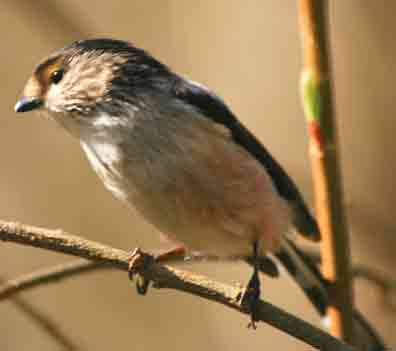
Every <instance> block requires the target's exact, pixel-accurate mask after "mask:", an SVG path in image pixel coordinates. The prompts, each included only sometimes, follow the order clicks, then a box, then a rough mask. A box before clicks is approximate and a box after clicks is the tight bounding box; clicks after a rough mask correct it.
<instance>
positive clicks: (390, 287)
mask: <svg viewBox="0 0 396 351" xmlns="http://www.w3.org/2000/svg"><path fill="white" fill-rule="evenodd" d="M299 248H300V250H302V251H303V252H304V254H305V255H306V256H308V257H310V258H311V259H312V260H313V261H314V262H316V263H319V264H320V263H321V257H320V252H319V251H318V250H315V249H313V248H311V247H306V246H302V247H301V246H299ZM351 275H352V278H353V279H355V280H356V279H365V280H367V281H368V282H370V283H372V284H374V285H376V286H377V287H379V288H380V289H381V291H382V295H383V298H384V299H383V301H384V307H386V308H387V309H389V307H391V308H392V309H393V310H395V309H396V306H395V303H394V299H395V297H396V279H394V278H392V277H391V276H389V275H388V274H386V273H385V272H382V271H380V270H378V269H374V268H371V267H368V266H367V265H365V264H362V263H353V264H352V268H351ZM0 291H1V290H0Z"/></svg>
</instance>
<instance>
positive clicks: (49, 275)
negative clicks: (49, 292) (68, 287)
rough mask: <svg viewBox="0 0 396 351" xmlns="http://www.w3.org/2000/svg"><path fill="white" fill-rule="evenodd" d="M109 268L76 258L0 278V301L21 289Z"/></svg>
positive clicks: (98, 263)
mask: <svg viewBox="0 0 396 351" xmlns="http://www.w3.org/2000/svg"><path fill="white" fill-rule="evenodd" d="M103 268H109V267H108V266H104V265H103V264H101V263H100V262H92V261H87V260H84V259H78V260H75V261H72V262H68V263H62V264H59V265H56V266H54V267H50V268H45V269H39V270H37V271H34V272H31V273H29V274H25V275H23V276H21V277H18V278H16V279H10V280H7V281H6V280H4V279H0V282H1V285H0V301H1V300H4V299H8V298H9V297H11V296H13V295H15V294H16V293H18V292H21V291H23V290H27V289H31V288H34V287H37V286H40V285H44V284H48V283H57V282H59V281H60V280H63V279H66V278H70V277H72V276H75V275H77V274H80V273H87V272H92V271H94V270H97V269H103Z"/></svg>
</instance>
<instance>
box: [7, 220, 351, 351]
mask: <svg viewBox="0 0 396 351" xmlns="http://www.w3.org/2000/svg"><path fill="white" fill-rule="evenodd" d="M0 240H2V241H11V242H16V243H20V244H23V245H29V246H34V247H38V248H42V249H47V250H51V251H57V252H61V253H65V254H70V255H74V256H79V257H82V258H85V259H89V260H93V261H96V262H101V263H103V264H109V265H111V266H113V267H115V268H118V269H121V270H124V271H127V270H128V265H129V261H130V254H129V253H128V252H126V251H123V250H119V249H115V248H111V247H109V246H106V245H103V244H100V243H97V242H94V241H89V240H85V239H82V238H80V237H78V236H74V235H70V234H67V233H64V232H62V231H61V230H48V229H43V228H37V227H32V226H26V225H22V224H18V223H10V222H4V221H0ZM139 273H140V274H141V275H142V276H143V277H144V278H145V279H148V280H150V281H152V282H153V286H154V287H157V288H168V289H174V290H179V291H184V292H186V293H189V294H192V295H196V296H200V297H202V298H204V299H207V300H210V301H213V302H217V303H220V304H222V305H224V306H227V307H229V308H232V309H234V310H236V311H239V312H240V313H244V314H249V311H248V309H247V308H246V306H243V305H242V304H241V299H242V297H243V295H244V289H241V288H240V287H235V286H229V285H225V284H222V283H219V282H215V281H213V280H209V279H208V278H206V277H204V276H201V275H196V274H192V273H189V272H185V271H182V270H179V269H176V268H171V267H168V266H165V265H160V264H158V263H156V262H152V263H151V264H149V265H147V266H144V267H142V269H141V270H140V271H139ZM258 319H259V320H260V321H263V322H265V323H268V324H270V325H272V326H273V327H275V328H277V329H279V330H282V331H283V332H285V333H287V334H289V335H291V336H293V337H295V338H297V339H299V340H301V341H303V342H305V343H308V344H309V345H311V346H313V347H316V348H318V349H320V350H354V348H352V347H351V346H349V345H347V344H345V343H343V342H341V341H339V340H337V339H336V338H334V337H332V336H331V335H329V334H327V333H325V332H324V331H322V330H321V329H319V328H316V327H314V326H313V325H311V324H309V323H307V322H305V321H303V320H301V319H299V318H297V317H295V316H293V315H291V314H289V313H287V312H285V311H283V310H281V309H279V308H278V307H276V306H273V305H271V304H270V303H268V302H263V301H260V303H259V306H258Z"/></svg>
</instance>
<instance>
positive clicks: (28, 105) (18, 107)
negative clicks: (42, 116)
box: [15, 96, 43, 112]
mask: <svg viewBox="0 0 396 351" xmlns="http://www.w3.org/2000/svg"><path fill="white" fill-rule="evenodd" d="M42 105H43V100H42V99H40V98H38V97H26V96H23V97H22V98H21V99H20V100H19V101H18V102H17V103H16V104H15V112H27V111H32V110H35V109H37V108H39V107H41V106H42Z"/></svg>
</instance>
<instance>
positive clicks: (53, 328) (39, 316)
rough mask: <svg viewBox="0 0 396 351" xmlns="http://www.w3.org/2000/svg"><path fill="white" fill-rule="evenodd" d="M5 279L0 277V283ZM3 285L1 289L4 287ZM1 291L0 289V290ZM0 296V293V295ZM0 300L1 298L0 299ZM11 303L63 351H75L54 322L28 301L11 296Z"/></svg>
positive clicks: (70, 341) (71, 342)
mask: <svg viewBox="0 0 396 351" xmlns="http://www.w3.org/2000/svg"><path fill="white" fill-rule="evenodd" d="M4 282H5V279H4V278H1V277H0V283H2V284H3V283H4ZM6 285H8V284H6V283H4V285H3V287H5V286H6ZM0 291H1V288H0ZM0 296H1V293H0ZM0 300H1V297H0ZM11 302H12V303H13V304H14V305H15V306H16V307H17V308H18V309H19V310H21V311H22V312H23V313H25V314H26V315H27V316H28V317H29V318H30V319H31V320H32V321H34V322H35V323H36V324H37V325H38V326H39V327H40V328H41V329H42V330H43V331H45V332H46V333H47V334H48V335H49V336H51V337H52V338H53V339H54V340H55V341H56V342H57V343H58V344H59V345H60V346H62V350H65V351H75V350H77V349H78V347H77V345H76V344H75V343H74V342H73V341H72V340H71V338H69V337H68V336H67V335H65V334H64V332H63V331H62V330H61V328H60V327H59V326H58V325H57V323H56V322H55V321H53V320H52V318H50V317H49V316H47V315H45V314H44V313H42V312H41V311H40V310H38V309H37V308H35V307H34V306H33V305H31V304H30V303H29V302H28V301H26V300H25V299H23V298H22V297H20V296H12V299H11Z"/></svg>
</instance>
